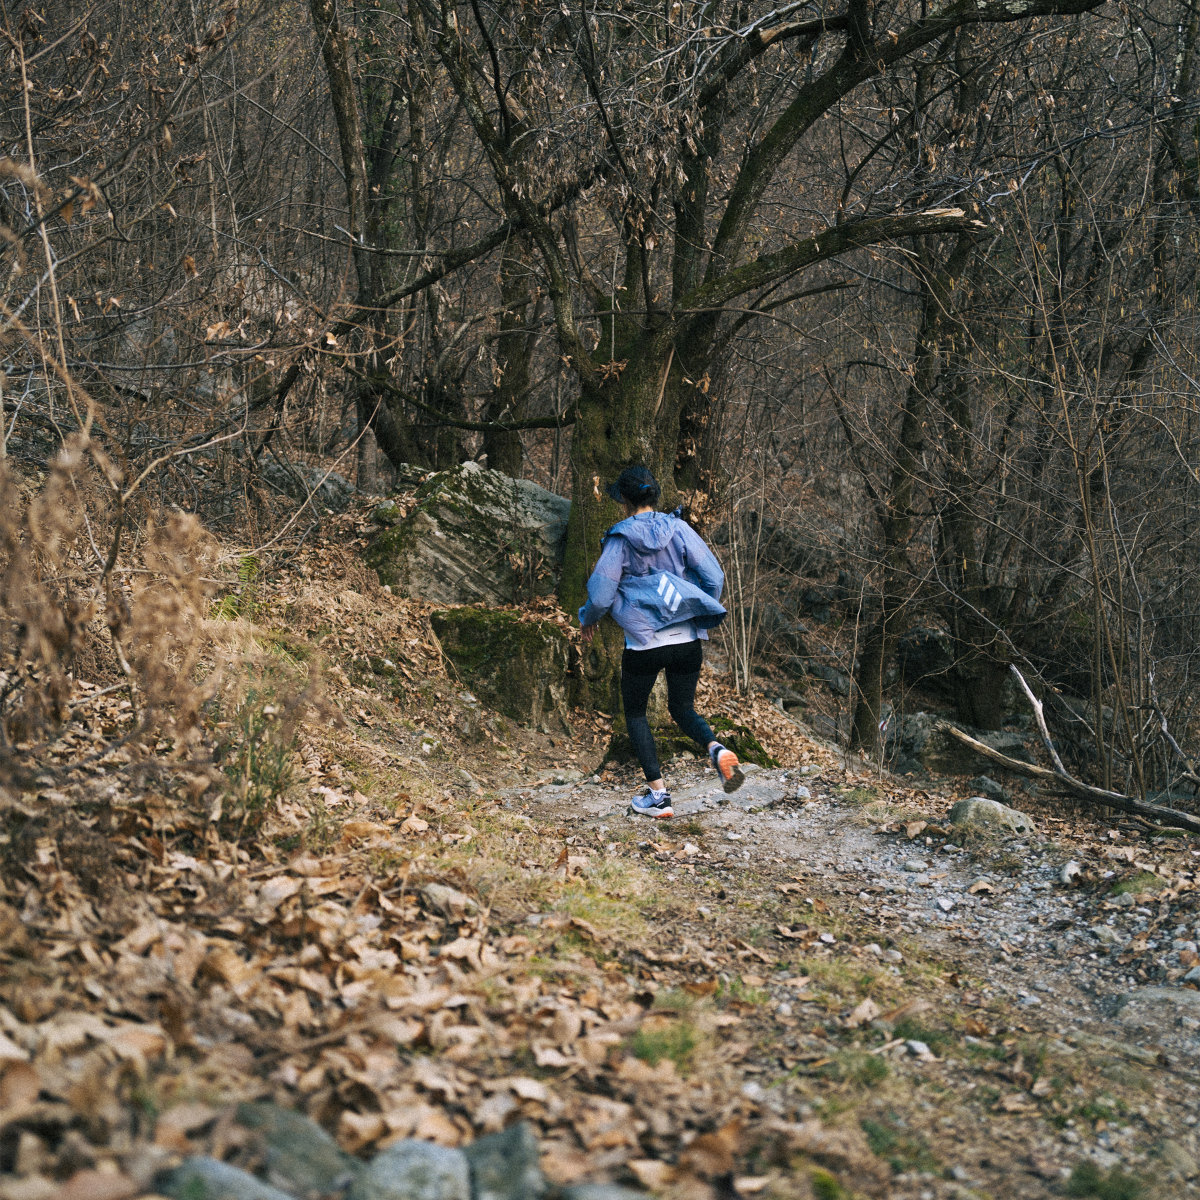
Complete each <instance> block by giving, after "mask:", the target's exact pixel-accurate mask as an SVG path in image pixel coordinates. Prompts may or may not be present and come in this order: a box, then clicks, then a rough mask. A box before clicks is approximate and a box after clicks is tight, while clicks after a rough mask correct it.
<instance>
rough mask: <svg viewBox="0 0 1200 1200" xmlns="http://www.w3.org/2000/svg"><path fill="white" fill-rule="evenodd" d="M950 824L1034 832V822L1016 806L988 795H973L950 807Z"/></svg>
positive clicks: (1026, 832) (971, 827) (966, 827)
mask: <svg viewBox="0 0 1200 1200" xmlns="http://www.w3.org/2000/svg"><path fill="white" fill-rule="evenodd" d="M950 824H951V825H956V826H958V827H960V828H963V829H981V830H985V831H986V830H990V831H993V832H994V831H997V830H1008V831H1009V832H1011V833H1016V834H1030V833H1034V832H1035V830H1034V826H1033V822H1032V821H1031V820H1030V819H1029V818H1028V817H1027V816H1026V815H1025V814H1024V813H1021V812H1018V811H1017V810H1016V809H1015V808H1009V807H1008V805H1007V804H1001V803H1000V802H999V801H998V800H989V799H988V798H987V797H986V796H972V797H971V798H970V799H969V800H958V801H956V802H955V803H954V805H953V806H952V807H951V809H950Z"/></svg>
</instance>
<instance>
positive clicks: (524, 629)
mask: <svg viewBox="0 0 1200 1200" xmlns="http://www.w3.org/2000/svg"><path fill="white" fill-rule="evenodd" d="M429 619H430V623H431V624H432V625H433V631H434V633H436V634H437V636H438V640H439V641H440V642H441V644H442V652H443V653H444V654H445V655H446V657H447V658H448V659H449V660H450V662H451V664H452V665H453V667H454V670H455V671H456V672H457V673H458V676H459V678H460V679H461V680H462V681H463V682H464V683H465V684H467V685H468V686H469V687H470V688H471V690H472V692H474V693H475V694H476V695H477V696H478V697H479V698H480V700H482V701H483V702H484V704H486V705H488V707H490V708H493V709H495V710H496V711H497V712H500V713H503V714H504V715H505V716H506V717H511V718H512V719H513V720H514V721H517V722H519V723H520V724H522V725H527V726H532V727H533V728H535V729H542V730H544V731H547V732H549V731H552V730H558V731H563V732H565V731H567V730H568V729H569V728H570V726H569V724H568V721H567V713H568V695H567V692H568V686H567V668H568V666H569V665H570V657H571V644H570V641H569V640H568V638H567V635H566V633H565V631H564V630H563V629H562V627H561V626H560V625H558V624H557V623H556V622H554V621H528V620H522V619H521V614H520V613H517V612H514V611H511V610H508V609H489V608H451V609H445V610H443V611H440V612H433V613H430V615H429Z"/></svg>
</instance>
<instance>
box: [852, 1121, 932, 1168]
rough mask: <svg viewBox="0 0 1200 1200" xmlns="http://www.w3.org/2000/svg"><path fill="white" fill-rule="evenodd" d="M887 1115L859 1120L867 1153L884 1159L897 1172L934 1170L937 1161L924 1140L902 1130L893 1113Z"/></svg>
mask: <svg viewBox="0 0 1200 1200" xmlns="http://www.w3.org/2000/svg"><path fill="white" fill-rule="evenodd" d="M889 1118H890V1119H888V1118H885V1119H881V1120H876V1119H875V1118H873V1117H863V1118H862V1120H860V1121H859V1123H858V1124H859V1128H860V1129H862V1131H863V1133H864V1134H865V1135H866V1139H867V1145H868V1146H870V1148H871V1153H872V1154H875V1155H876V1156H877V1157H879V1158H882V1159H884V1160H885V1161H886V1162H887V1164H888V1166H889V1167H891V1168H892V1170H893V1171H894V1172H895V1173H896V1174H897V1175H899V1174H901V1172H903V1171H911V1170H919V1171H935V1170H937V1160H936V1159H935V1158H934V1157H933V1155H932V1153H930V1150H929V1145H928V1143H927V1142H926V1141H925V1139H924V1138H922V1137H920V1136H919V1135H915V1134H910V1133H907V1132H905V1131H904V1130H902V1129H901V1126H900V1121H899V1118H898V1117H896V1114H894V1113H892V1114H889Z"/></svg>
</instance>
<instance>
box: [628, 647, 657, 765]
mask: <svg viewBox="0 0 1200 1200" xmlns="http://www.w3.org/2000/svg"><path fill="white" fill-rule="evenodd" d="M657 658H658V655H657V653H656V651H654V650H629V649H626V651H625V653H624V655H623V656H622V658H621V705H622V707H623V708H624V710H625V728H626V730H627V731H628V733H629V740H630V741H631V742H632V743H633V752H634V754H636V755H637V758H638V762H639V763H641V765H642V774H644V775H645V776H646V782H647V783H656V784H658V785H659V786H660V787H661V786H662V768H661V767H660V766H659V765H658V751H657V749H656V748H655V745H654V735H653V734H652V733H651V732H650V722H649V721H648V720H646V705H647V703H648V702H649V700H650V692H651V690H652V689H653V687H654V681H655V680H656V679H657V678H658V672H659V671H660V670H661V669H662V668H661V666H660V665H659V663H658V661H657Z"/></svg>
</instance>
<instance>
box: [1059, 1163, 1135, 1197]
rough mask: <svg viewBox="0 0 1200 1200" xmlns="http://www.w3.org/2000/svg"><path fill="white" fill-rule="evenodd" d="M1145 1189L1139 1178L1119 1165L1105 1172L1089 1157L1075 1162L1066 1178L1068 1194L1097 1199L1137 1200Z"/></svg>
mask: <svg viewBox="0 0 1200 1200" xmlns="http://www.w3.org/2000/svg"><path fill="white" fill-rule="evenodd" d="M1144 1191H1145V1186H1144V1184H1143V1183H1142V1182H1141V1180H1139V1179H1137V1178H1135V1177H1134V1176H1132V1175H1127V1174H1126V1173H1125V1172H1124V1171H1122V1170H1121V1169H1120V1168H1119V1167H1113V1168H1112V1169H1111V1170H1110V1171H1108V1172H1107V1173H1105V1172H1103V1171H1101V1170H1100V1168H1099V1167H1098V1166H1097V1165H1096V1164H1095V1163H1094V1162H1092V1161H1091V1160H1090V1159H1085V1160H1084V1161H1083V1162H1079V1163H1076V1164H1075V1166H1074V1168H1073V1169H1072V1171H1071V1177H1070V1178H1069V1179H1068V1180H1067V1195H1068V1196H1095V1197H1097V1200H1138V1197H1139V1196H1141V1195H1142V1193H1143V1192H1144Z"/></svg>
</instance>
